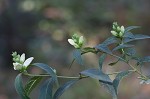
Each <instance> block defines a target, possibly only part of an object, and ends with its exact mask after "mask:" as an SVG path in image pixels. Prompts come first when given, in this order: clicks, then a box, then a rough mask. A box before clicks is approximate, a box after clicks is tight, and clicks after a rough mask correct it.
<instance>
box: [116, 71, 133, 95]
mask: <svg viewBox="0 0 150 99" xmlns="http://www.w3.org/2000/svg"><path fill="white" fill-rule="evenodd" d="M129 73H131V72H130V71H123V72H120V73H119V74H117V76H116V78H115V79H114V81H113V86H114V89H115V91H116V92H117V93H118V91H117V90H118V86H119V83H120V81H121V80H122V78H123V77H125V76H127V75H128V74H129Z"/></svg>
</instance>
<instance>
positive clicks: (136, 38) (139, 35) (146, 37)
mask: <svg viewBox="0 0 150 99" xmlns="http://www.w3.org/2000/svg"><path fill="white" fill-rule="evenodd" d="M148 38H150V36H148V35H143V34H135V35H134V38H124V39H123V42H124V43H128V42H131V41H135V40H142V39H148Z"/></svg>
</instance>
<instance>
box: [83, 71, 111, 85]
mask: <svg viewBox="0 0 150 99" xmlns="http://www.w3.org/2000/svg"><path fill="white" fill-rule="evenodd" d="M80 74H82V75H86V76H89V77H91V78H94V79H98V80H100V81H102V82H108V83H111V82H112V81H111V79H110V78H109V76H108V75H107V74H104V73H103V72H102V71H101V70H99V69H87V70H84V71H82V72H80Z"/></svg>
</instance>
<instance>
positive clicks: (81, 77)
mask: <svg viewBox="0 0 150 99" xmlns="http://www.w3.org/2000/svg"><path fill="white" fill-rule="evenodd" d="M23 74H24V75H26V76H31V77H32V76H41V77H51V75H49V74H40V75H39V74H29V73H23ZM57 77H58V78H65V79H83V78H88V76H78V77H77V76H76V77H72V76H57Z"/></svg>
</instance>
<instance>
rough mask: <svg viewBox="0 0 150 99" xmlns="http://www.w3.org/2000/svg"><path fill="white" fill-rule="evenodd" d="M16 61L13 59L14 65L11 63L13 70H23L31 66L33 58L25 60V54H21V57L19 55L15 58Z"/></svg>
mask: <svg viewBox="0 0 150 99" xmlns="http://www.w3.org/2000/svg"><path fill="white" fill-rule="evenodd" d="M17 59H18V60H17V61H16V59H15V60H14V63H13V66H14V70H25V69H26V68H27V67H28V66H29V65H30V64H31V62H32V60H33V59H34V58H33V57H30V58H28V59H26V60H25V54H24V53H23V54H22V55H21V56H20V55H19V57H17Z"/></svg>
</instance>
